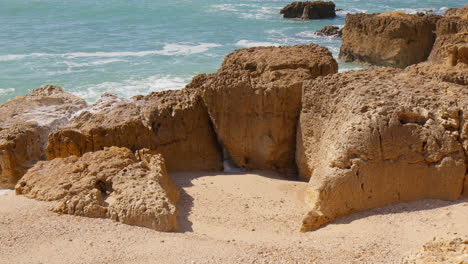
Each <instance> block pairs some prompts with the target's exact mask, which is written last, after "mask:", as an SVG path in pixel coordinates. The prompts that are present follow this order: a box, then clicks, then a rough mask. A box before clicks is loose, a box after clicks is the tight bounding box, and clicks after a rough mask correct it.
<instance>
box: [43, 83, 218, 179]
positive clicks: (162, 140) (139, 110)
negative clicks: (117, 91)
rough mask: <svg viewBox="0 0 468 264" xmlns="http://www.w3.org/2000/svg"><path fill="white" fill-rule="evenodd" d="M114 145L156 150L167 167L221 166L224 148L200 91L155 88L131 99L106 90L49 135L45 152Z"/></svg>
mask: <svg viewBox="0 0 468 264" xmlns="http://www.w3.org/2000/svg"><path fill="white" fill-rule="evenodd" d="M111 146H118V147H127V148H129V149H131V150H133V151H136V150H138V149H142V148H148V149H151V150H154V151H157V152H159V153H161V154H162V155H163V156H164V159H165V161H166V166H167V169H168V171H211V170H221V169H222V154H221V150H220V148H219V147H218V143H217V140H216V136H215V134H214V131H213V129H212V126H211V123H210V119H209V116H208V112H207V110H206V108H205V106H204V104H203V102H202V99H201V97H200V96H199V94H198V93H197V92H196V91H189V90H186V89H182V90H173V91H164V92H155V93H151V94H149V95H146V96H135V97H133V98H131V99H129V100H125V99H120V98H117V97H116V96H113V95H109V94H105V95H104V96H103V97H102V98H101V99H100V100H99V101H97V102H96V103H95V104H94V105H92V106H90V107H89V108H88V109H85V110H83V111H82V112H81V113H80V114H78V115H76V116H75V117H74V118H73V119H72V120H71V121H70V124H69V125H68V126H64V127H61V128H60V129H59V130H57V131H56V132H55V133H53V134H51V135H50V137H49V144H48V146H47V156H48V158H49V159H54V158H57V157H67V156H70V155H76V156H81V155H83V154H84V153H86V152H90V151H98V150H102V149H104V147H111Z"/></svg>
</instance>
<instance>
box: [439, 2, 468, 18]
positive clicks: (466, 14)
mask: <svg viewBox="0 0 468 264" xmlns="http://www.w3.org/2000/svg"><path fill="white" fill-rule="evenodd" d="M444 16H445V17H460V18H464V19H468V5H466V6H463V7H460V8H450V9H448V10H447V11H446V12H445V14H444Z"/></svg>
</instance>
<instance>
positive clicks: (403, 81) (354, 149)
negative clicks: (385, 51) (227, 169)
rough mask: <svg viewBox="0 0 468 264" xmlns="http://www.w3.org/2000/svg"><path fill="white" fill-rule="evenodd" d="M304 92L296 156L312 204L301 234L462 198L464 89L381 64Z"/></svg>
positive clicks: (466, 140) (321, 81) (467, 141)
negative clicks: (378, 212) (384, 211)
mask: <svg viewBox="0 0 468 264" xmlns="http://www.w3.org/2000/svg"><path fill="white" fill-rule="evenodd" d="M303 93H304V95H303V104H302V112H301V115H300V121H299V128H298V133H297V153H296V159H297V164H298V166H299V170H300V174H301V177H302V178H303V179H310V181H309V188H308V190H307V194H306V196H307V201H308V203H310V205H311V206H312V208H313V209H312V211H311V212H310V213H309V214H308V215H307V216H306V217H305V218H304V223H303V226H302V230H303V231H307V230H314V229H316V228H318V227H320V226H322V225H324V224H326V223H328V222H330V221H332V220H334V219H335V218H337V217H339V216H342V215H345V214H350V213H353V212H357V211H362V210H367V209H370V208H375V207H381V206H385V205H389V204H393V203H398V202H404V201H411V200H417V199H426V198H435V199H446V200H455V199H458V198H459V197H460V195H461V192H462V190H463V188H464V187H463V186H464V181H465V184H466V182H467V181H466V179H465V175H466V172H467V170H466V169H467V164H466V157H467V154H468V122H467V121H468V114H467V113H468V89H467V88H466V86H464V85H458V84H454V83H450V82H444V81H441V80H440V78H439V77H437V76H433V75H432V74H425V73H424V72H419V71H418V70H417V69H408V70H405V71H401V70H398V69H392V68H376V69H367V70H359V71H349V72H345V73H341V74H335V75H331V76H326V77H320V78H318V79H317V80H314V81H309V82H306V83H305V84H304V92H303ZM465 188H466V185H465Z"/></svg>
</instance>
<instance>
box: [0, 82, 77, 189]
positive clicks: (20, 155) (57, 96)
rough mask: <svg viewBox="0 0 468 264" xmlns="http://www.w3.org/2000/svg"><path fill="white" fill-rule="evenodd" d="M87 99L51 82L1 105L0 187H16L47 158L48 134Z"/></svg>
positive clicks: (65, 120)
mask: <svg viewBox="0 0 468 264" xmlns="http://www.w3.org/2000/svg"><path fill="white" fill-rule="evenodd" d="M85 106H86V103H85V101H84V100H82V99H80V98H78V97H76V96H73V95H71V94H68V93H65V92H63V90H62V89H61V88H60V87H57V86H52V85H48V86H45V87H42V88H38V89H35V90H33V91H32V92H31V93H30V94H27V95H24V96H18V97H15V98H13V99H11V100H9V101H8V102H6V103H4V104H1V105H0V119H1V120H2V121H1V123H0V189H2V188H13V187H14V186H15V184H16V183H17V181H18V180H19V179H20V178H21V177H22V176H23V174H24V173H25V172H26V171H27V170H28V169H29V168H30V167H32V166H33V165H34V164H35V163H36V162H37V161H39V160H44V159H46V155H45V152H44V148H45V145H46V143H47V136H48V135H49V133H50V132H52V131H54V130H55V129H56V127H57V126H59V125H64V124H66V123H67V122H68V119H69V118H70V117H71V116H72V115H73V114H74V113H75V112H76V111H78V110H79V109H82V108H84V107H85Z"/></svg>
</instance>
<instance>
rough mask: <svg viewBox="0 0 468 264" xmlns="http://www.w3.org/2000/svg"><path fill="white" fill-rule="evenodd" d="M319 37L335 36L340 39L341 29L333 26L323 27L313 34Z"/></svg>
mask: <svg viewBox="0 0 468 264" xmlns="http://www.w3.org/2000/svg"><path fill="white" fill-rule="evenodd" d="M315 33H316V34H317V35H319V36H335V37H341V34H342V32H341V29H340V28H339V27H335V26H325V27H323V28H322V29H321V30H318V31H316V32H315Z"/></svg>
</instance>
